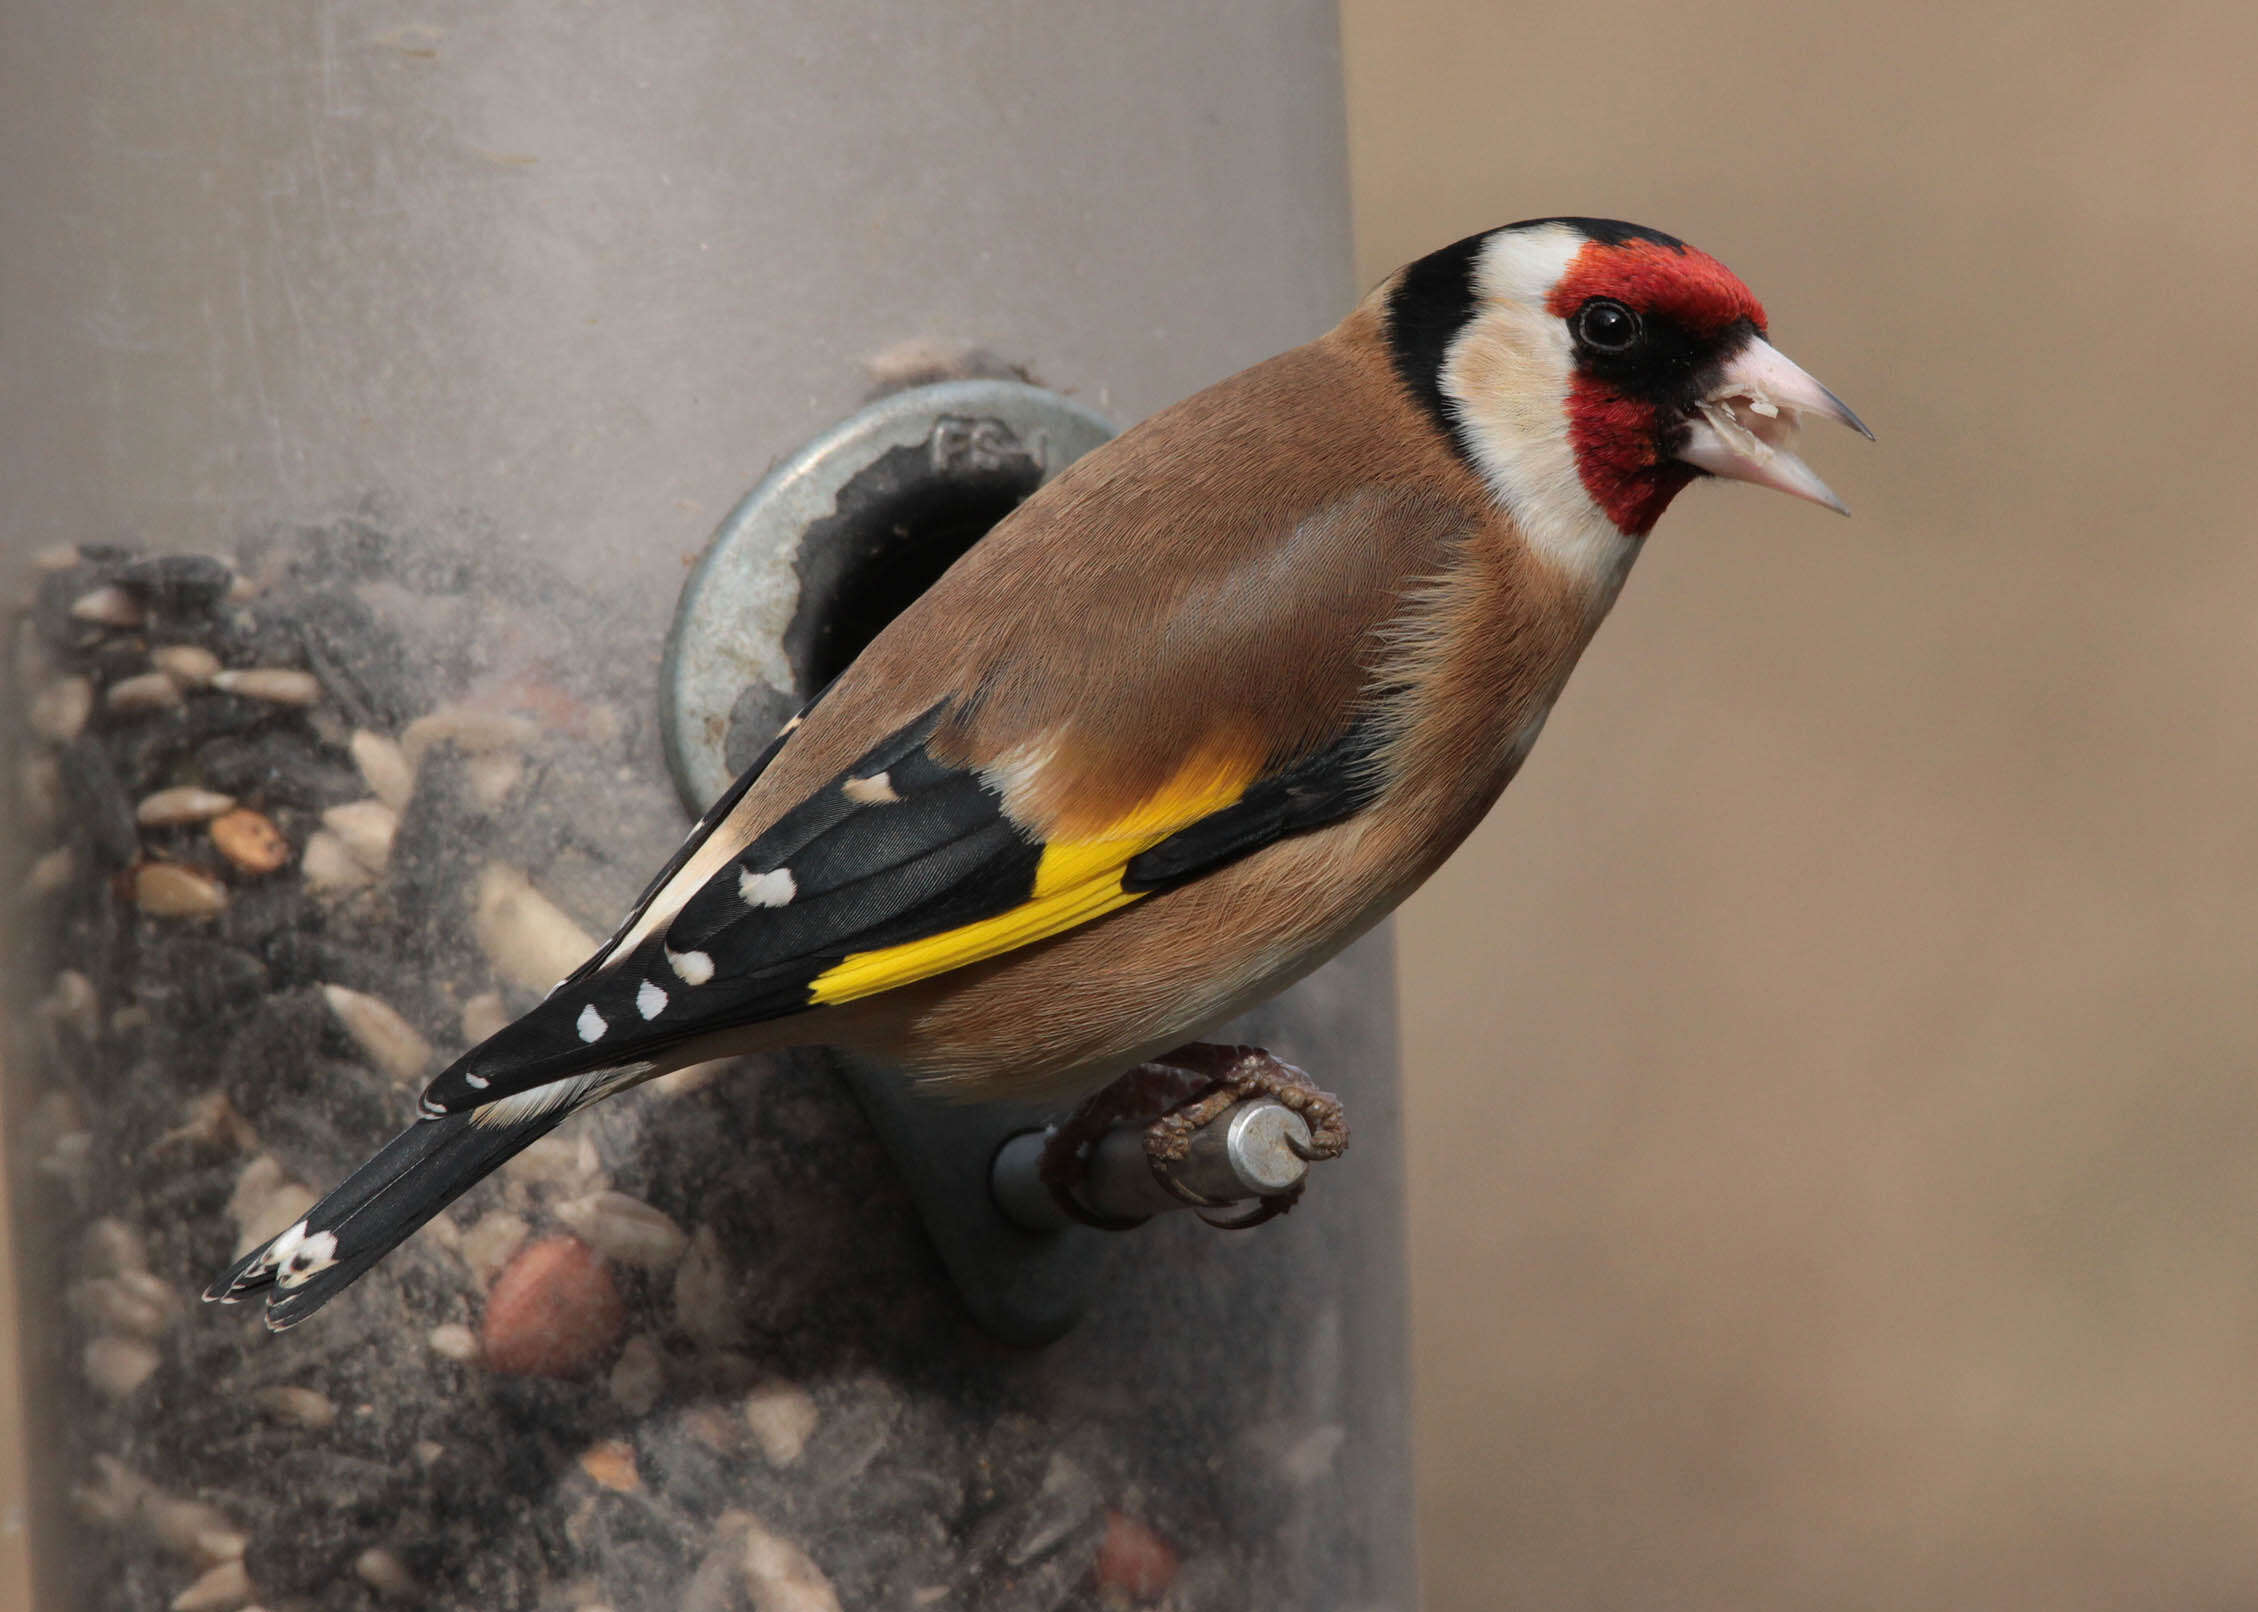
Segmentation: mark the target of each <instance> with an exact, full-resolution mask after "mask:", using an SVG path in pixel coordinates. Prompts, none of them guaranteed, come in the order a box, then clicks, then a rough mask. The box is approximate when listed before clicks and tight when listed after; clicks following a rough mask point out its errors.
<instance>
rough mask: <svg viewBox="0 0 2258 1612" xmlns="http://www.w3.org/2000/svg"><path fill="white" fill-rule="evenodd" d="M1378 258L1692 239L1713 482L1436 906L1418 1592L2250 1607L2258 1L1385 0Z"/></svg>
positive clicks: (1437, 1607)
mask: <svg viewBox="0 0 2258 1612" xmlns="http://www.w3.org/2000/svg"><path fill="white" fill-rule="evenodd" d="M1344 22H1345V28H1344V33H1345V45H1346V58H1347V64H1348V77H1349V94H1350V100H1349V105H1350V118H1351V132H1352V148H1353V161H1354V169H1355V177H1356V186H1357V205H1358V218H1359V231H1360V257H1361V265H1362V268H1363V271H1364V273H1365V276H1366V278H1367V279H1368V280H1369V279H1372V278H1376V277H1377V276H1379V275H1380V274H1381V273H1383V272H1385V271H1386V269H1388V268H1389V267H1391V266H1393V265H1394V264H1396V263H1397V262H1400V261H1402V260H1403V259H1405V258H1408V257H1411V256H1414V255H1417V254H1418V253H1420V252H1423V251H1425V250H1427V249H1429V248H1431V247H1433V246H1436V245H1439V244H1441V243H1443V242H1445V241H1449V240H1451V239H1454V238H1456V237H1457V236H1459V235H1461V234H1464V233H1467V232H1469V231H1472V230H1475V229H1478V228H1482V227H1486V226H1488V225H1492V224H1497V223H1502V222H1505V221H1507V220H1509V219H1513V218H1518V217H1524V216H1529V215H1533V214H1545V213H1560V212H1575V213H1593V214H1601V215H1612V216H1616V217H1622V218H1629V219H1634V220H1637V221H1640V222H1643V223H1648V224H1652V225H1655V226H1658V227H1660V228H1663V229H1667V230H1670V231H1673V232H1675V233H1678V234H1681V235H1684V236H1686V237H1687V238H1689V239H1691V240H1693V241H1694V242H1696V243H1697V244H1700V245H1702V246H1704V247H1706V248H1708V249H1709V250H1711V251H1713V252H1715V253H1716V254H1717V255H1718V256H1720V257H1722V258H1723V259H1724V260H1725V261H1726V262H1728V263H1729V264H1731V265H1733V266H1734V267H1735V268H1736V269H1738V270H1739V271H1740V272H1741V273H1742V274H1743V276H1744V277H1745V278H1747V279H1748V280H1749V282H1750V283H1751V284H1752V285H1753V286H1754V287H1755V289H1756V291H1757V293H1758V295H1759V296H1761V297H1763V298H1764V299H1765V301H1766V302H1767V304H1768V306H1769V308H1770V311H1771V315H1772V323H1773V333H1774V337H1775V340H1776V341H1777V342H1778V344H1779V345H1780V346H1781V347H1782V348H1783V349H1784V350H1785V351H1787V352H1788V353H1789V354H1790V355H1791V356H1793V357H1795V358H1796V359H1798V360H1799V361H1800V362H1802V363H1804V364H1806V365H1807V366H1809V367H1810V368H1811V369H1812V370H1813V372H1814V373H1816V374H1818V375H1819V376H1820V377H1821V378H1822V379H1824V380H1826V381H1827V382H1828V383H1829V384H1830V385H1832V386H1834V387H1835V388H1836V389H1837V390H1838V391H1840V392H1841V393H1842V394H1843V395H1844V396H1845V397H1847V398H1848V399H1850V400H1851V402H1852V403H1853V404H1854V405H1855V406H1856V407H1857V408H1858V409H1859V410H1860V411H1861V412H1863V413H1864V415H1865V416H1866V418H1867V419H1868V420H1869V421H1870V422H1871V423H1872V424H1873V425H1874V427H1875V429H1876V430H1877V431H1878V432H1879V433H1880V437H1881V440H1880V442H1879V444H1878V445H1875V446H1872V447H1869V446H1867V445H1865V444H1863V443H1860V442H1858V441H1856V440H1855V439H1853V438H1851V437H1849V436H1848V435H1847V434H1840V433H1834V432H1831V431H1830V432H1827V433H1826V434H1825V435H1824V436H1820V435H1817V434H1815V435H1814V439H1813V445H1812V451H1811V455H1810V456H1811V458H1812V460H1813V462H1814V463H1815V464H1816V465H1817V466H1818V467H1819V468H1820V470H1821V471H1822V472H1823V473H1824V474H1825V475H1826V476H1827V477H1828V478H1829V479H1830V480H1831V481H1832V482H1833V483H1834V485H1835V487H1836V488H1837V490H1838V491H1840V492H1841V493H1842V494H1843V495H1844V497H1845V498H1846V499H1847V500H1848V501H1849V503H1850V504H1851V506H1852V508H1853V510H1854V511H1855V518H1854V519H1852V520H1850V521H1842V520H1838V519H1836V518H1835V517H1833V516H1830V515H1828V514H1826V513H1824V512H1823V511H1818V510H1814V509H1812V508H1809V507H1808V506H1804V505H1798V504H1792V503H1790V502H1789V501H1787V500H1785V499H1782V498H1779V497H1776V496H1773V495H1768V494H1762V493H1758V492H1756V491H1754V490H1750V489H1741V488H1714V487H1713V488H1698V489H1695V490H1694V491H1692V492H1690V493H1689V494H1688V495H1687V496H1686V497H1685V498H1684V499H1683V500H1681V502H1680V504H1679V506H1678V507H1677V508H1676V509H1674V510H1673V511H1672V512H1671V514H1670V515H1669V516H1668V517H1667V518H1666V519H1665V520H1664V521H1663V523H1662V526H1661V528H1660V530H1659V531H1658V532H1657V534H1656V535H1655V537H1654V538H1653V539H1652V540H1651V543H1650V552H1649V553H1648V554H1647V555H1646V556H1645V557H1644V558H1643V559H1642V560H1641V562H1640V565H1639V568H1638V570H1637V572H1636V573H1635V574H1634V576H1633V578H1632V580H1631V584H1630V587H1629V589H1628V591H1627V593H1626V595H1625V597H1624V599H1623V602H1622V604H1621V605H1620V607H1619V608H1618V609H1617V611H1616V614H1615V617H1614V619H1613V620H1612V621H1611V622H1610V623H1609V624H1608V626H1607V628H1606V629H1605V630H1604V631H1603V632H1602V633H1601V635H1600V638H1599V641H1598V644H1597V646H1596V647H1595V649H1594V651H1593V653H1592V654H1591V656H1590V657H1589V659H1588V660H1587V661H1586V663H1585V665H1584V667H1583V669H1582V671H1581V672H1580V673H1579V675H1578V677H1577V679H1576V681H1575V682H1574V683H1573V684H1571V686H1570V689H1569V693H1568V697H1567V698H1566V700H1565V701H1563V703H1562V705H1561V707H1560V709H1559V711H1558V713H1557V715H1556V716H1555V717H1554V719H1553V722H1552V725H1551V727H1550V728H1549V729H1548V731H1547V733H1546V736H1545V740H1544V742H1543V743H1542V744H1541V745H1540V746H1539V747H1538V749H1537V752H1536V755H1535V757H1534V759H1533V761H1532V762H1531V764H1530V766H1529V767H1528V769H1527V771H1526V772H1525V773H1524V774H1523V776H1522V778H1521V780H1520V782H1519V783H1518V784H1516V786H1515V787H1514V788H1513V789H1512V790H1511V791H1509V792H1508V794H1507V797H1506V799H1505V802H1504V803H1503V805H1502V806H1501V807H1500V809H1499V810H1498V811H1497V812H1496V814H1495V815H1494V816H1493V818H1492V819H1491V821H1490V822H1489V823H1488V824H1487V825H1486V826H1485V827H1484V829H1483V830H1482V831H1481V833H1480V834H1479V836H1478V837H1477V838H1476V839H1475V841H1474V842H1473V843H1472V844H1471V845H1470V846H1469V847H1468V849H1467V850H1466V851H1465V852H1464V853H1463V855H1462V856H1461V858H1460V859H1459V860H1458V861H1457V862H1455V863H1454V864H1453V865H1452V866H1451V867H1450V868H1449V869H1448V870H1447V871H1446V873H1445V874H1444V875H1443V876H1442V877H1441V878H1440V879H1438V880H1437V881H1436V882H1435V883H1434V884H1433V885H1432V886H1430V887H1429V889H1428V890H1426V891H1425V892H1423V893H1422V894H1421V895H1420V896H1419V897H1418V898H1417V899H1416V900H1415V901H1414V903H1413V904H1412V906H1411V907H1410V909H1409V912H1408V916H1407V918H1406V921H1405V923H1404V930H1403V933H1404V944H1403V955H1404V970H1405V998H1406V1022H1407V1030H1406V1037H1407V1046H1406V1049H1405V1050H1406V1069H1407V1075H1408V1080H1409V1093H1410V1115H1411V1125H1412V1148H1413V1159H1412V1176H1413V1180H1414V1182H1415V1188H1414V1201H1413V1217H1412V1223H1413V1234H1414V1247H1415V1266H1414V1289H1415V1295H1416V1299H1415V1307H1416V1335H1417V1361H1418V1370H1419V1399H1418V1403H1419V1413H1420V1428H1419V1435H1420V1440H1421V1449H1422V1457H1421V1471H1420V1476H1421V1481H1422V1484H1423V1488H1422V1491H1421V1511H1422V1519H1423V1526H1424V1552H1425V1555H1424V1560H1425V1572H1426V1592H1427V1600H1428V1604H1429V1606H1430V1607H1431V1608H1432V1609H1434V1612H1459V1609H1462V1608H1464V1609H1488V1608H1539V1607H1541V1608H1547V1609H1561V1608H1587V1607H1588V1608H1603V1607H1604V1608H1648V1607H1661V1606H1667V1607H1673V1608H1704V1607H1715V1608H1721V1609H1722V1608H1734V1609H1740V1612H1749V1609H1762V1608H1790V1607H1795V1608H1808V1607H1821V1606H1823V1607H1861V1606H1871V1607H1888V1608H1892V1609H1902V1608H1916V1607H1920V1608H1927V1607H1936V1608H1946V1607H1950V1608H1969V1607H1984V1608H2022V1607H2030V1608H2042V1607H2043V1608H2052V1609H2062V1608H2082V1607H2094V1608H2099V1607H2111V1608H2150V1607H2153V1608H2159V1609H2161V1608H2186V1607H2191V1606H2210V1607H2229V1606H2247V1605H2250V1604H2253V1603H2254V1602H2258V1238H2254V1235H2253V1234H2254V1232H2258V1171H2254V1169H2253V1167H2252V1166H2253V1160H2254V1158H2258V1078H2254V1077H2253V1076H2254V1063H2258V1058H2254V1052H2258V990H2254V988H2253V987H2254V985H2258V937H2254V933H2253V931H2254V926H2253V924H2252V921H2251V906H2252V898H2253V895H2254V894H2258V826H2254V824H2253V817H2254V806H2258V677H2254V674H2258V633H2254V627H2258V543H2254V542H2253V541H2252V524H2253V523H2252V516H2251V508H2252V502H2253V497H2254V494H2258V471H2254V470H2253V456H2252V451H2251V448H2250V445H2249V444H2250V438H2251V434H2252V425H2253V419H2252V416H2253V406H2252V393H2253V387H2252V371H2253V360H2254V358H2258V302H2254V300H2253V298H2252V295H2251V292H2250V285H2251V282H2252V273H2251V263H2252V252H2253V248H2254V246H2258V207H2254V205H2253V204H2254V202H2258V165H2254V157H2258V110H2254V106H2258V102H2254V99H2253V97H2252V96H2251V94H2250V92H2249V75H2250V62H2251V58H2252V51H2253V47H2254V46H2258V24H2254V23H2253V22H2252V21H2251V17H2250V13H2248V12H2247V11H2241V10H2236V9H2232V8H2226V7H2218V6H2172V5H2151V6H2141V7H2120V6H2102V5H2098V4H2064V5H2056V6H2050V7H2031V6H2017V7H1983V6H1979V7H1975V8H1969V7H1965V6H1947V5H1925V4H1899V5H1887V6H1864V7H1849V6H1725V5H1702V4H1687V3H1684V0H1670V3H1663V0H1621V3H1619V4H1616V5H1612V6H1608V7H1604V8H1602V7H1586V6H1560V5H1549V6H1548V5H1507V4H1500V3H1497V0H1471V3H1469V0H1347V4H1346V7H1345V19H1344Z"/></svg>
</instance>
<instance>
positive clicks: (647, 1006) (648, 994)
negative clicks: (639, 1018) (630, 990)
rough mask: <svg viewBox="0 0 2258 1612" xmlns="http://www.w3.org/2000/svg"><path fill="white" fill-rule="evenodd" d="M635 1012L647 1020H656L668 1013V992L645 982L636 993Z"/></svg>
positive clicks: (647, 981)
mask: <svg viewBox="0 0 2258 1612" xmlns="http://www.w3.org/2000/svg"><path fill="white" fill-rule="evenodd" d="M635 1011H636V1012H638V1013H640V1014H642V1015H643V1017H644V1018H646V1019H655V1018H657V1017H658V1016H659V1015H660V1014H661V1013H664V1012H665V1011H666V992H664V991H662V990H660V989H659V988H658V987H657V986H656V985H653V984H652V983H651V982H650V981H649V980H645V981H644V982H643V983H642V985H641V986H640V987H638V988H637V990H636V992H635Z"/></svg>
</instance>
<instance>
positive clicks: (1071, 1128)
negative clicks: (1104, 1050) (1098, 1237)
mask: <svg viewBox="0 0 2258 1612" xmlns="http://www.w3.org/2000/svg"><path fill="white" fill-rule="evenodd" d="M1251 1097H1268V1098H1271V1099H1272V1100H1274V1101H1276V1102H1277V1103H1279V1104H1280V1105H1282V1106H1283V1107H1285V1108H1288V1109H1290V1110H1292V1111H1293V1112H1294V1113H1296V1114H1299V1115H1300V1116H1301V1117H1302V1119H1303V1121H1304V1122H1305V1123H1306V1124H1307V1125H1308V1126H1309V1141H1308V1143H1307V1144H1306V1145H1303V1144H1293V1146H1294V1151H1295V1152H1296V1153H1298V1154H1300V1155H1301V1156H1302V1157H1303V1158H1305V1159H1310V1160H1316V1159H1331V1158H1338V1157H1339V1156H1340V1155H1341V1153H1342V1152H1343V1151H1344V1150H1345V1149H1346V1148H1347V1147H1348V1143H1349V1128H1348V1121H1347V1118H1346V1117H1345V1115H1344V1113H1343V1111H1342V1108H1341V1101H1340V1099H1339V1098H1338V1097H1335V1096H1334V1095H1333V1094H1332V1093H1331V1092H1327V1091H1321V1090H1319V1089H1318V1087H1317V1085H1316V1083H1315V1082H1314V1081H1312V1080H1311V1079H1310V1078H1309V1076H1308V1075H1307V1074H1305V1073H1304V1072H1303V1071H1301V1070H1300V1069H1297V1068H1295V1067H1294V1066H1293V1065H1292V1064H1290V1063H1287V1062H1286V1061H1285V1060H1283V1059H1281V1058H1279V1057H1277V1056H1276V1055H1275V1054H1273V1053H1270V1052H1268V1051H1265V1050H1264V1049H1263V1048H1261V1047H1248V1046H1227V1045H1219V1044H1216V1043H1212V1042H1204V1041H1195V1042H1192V1043H1190V1044H1188V1045H1186V1046H1182V1047H1178V1048H1177V1049H1176V1050H1175V1051H1173V1052H1168V1053H1164V1054H1162V1055H1161V1056H1160V1057H1158V1058H1156V1059H1154V1060H1153V1061H1152V1062H1150V1063H1143V1064H1139V1065H1137V1067H1136V1068H1134V1069H1132V1070H1130V1071H1129V1072H1128V1073H1127V1074H1125V1075H1123V1076H1122V1077H1121V1078H1120V1079H1118V1080H1116V1081H1114V1082H1113V1083H1112V1084H1111V1085H1109V1086H1106V1087H1105V1088H1103V1089H1102V1090H1100V1091H1098V1092H1096V1093H1094V1094H1093V1095H1092V1096H1091V1097H1090V1098H1089V1099H1088V1100H1087V1101H1085V1102H1084V1103H1083V1104H1082V1106H1081V1107H1079V1108H1077V1109H1076V1110H1075V1111H1074V1112H1073V1114H1071V1115H1070V1116H1068V1118H1067V1119H1066V1121H1065V1122H1064V1123H1063V1124H1061V1125H1060V1126H1059V1127H1058V1128H1057V1129H1056V1130H1055V1131H1054V1132H1052V1134H1051V1138H1050V1140H1049V1142H1048V1143H1047V1144H1046V1145H1045V1147H1044V1149H1043V1156H1042V1165H1041V1170H1042V1178H1043V1184H1044V1185H1045V1186H1046V1187H1048V1188H1049V1189H1050V1193H1051V1197H1052V1199H1053V1201H1055V1202H1056V1203H1057V1204H1058V1206H1059V1208H1060V1209H1061V1210H1062V1211H1063V1212H1064V1213H1065V1214H1066V1215H1067V1216H1069V1217H1070V1218H1071V1219H1074V1220H1077V1221H1080V1222H1081V1223H1082V1224H1084V1225H1088V1226H1097V1227H1100V1228H1102V1229H1104V1230H1108V1231H1119V1230H1125V1229H1127V1228H1128V1227H1131V1226H1136V1225H1141V1224H1143V1217H1141V1216H1140V1217H1138V1218H1137V1219H1118V1218H1115V1217H1112V1216H1105V1215H1099V1214H1095V1213H1093V1212H1092V1211H1091V1210H1090V1209H1089V1208H1088V1206H1086V1205H1085V1204H1084V1203H1083V1202H1082V1201H1081V1198H1080V1196H1079V1195H1078V1193H1077V1192H1076V1188H1077V1187H1078V1186H1079V1185H1080V1184H1081V1181H1082V1179H1083V1176H1084V1173H1085V1171H1086V1170H1087V1168H1088V1164H1089V1158H1090V1153H1091V1150H1092V1149H1093V1148H1095V1147H1096V1145H1097V1143H1098V1141H1099V1140H1100V1139H1101V1138H1102V1137H1104V1136H1105V1135H1106V1133H1107V1132H1109V1131H1111V1130H1113V1129H1115V1128H1116V1127H1118V1126H1121V1125H1125V1124H1132V1123H1135V1122H1136V1121H1138V1120H1147V1121H1149V1124H1147V1126H1146V1129H1145V1157H1146V1158H1147V1159H1148V1160H1149V1161H1150V1162H1151V1164H1152V1171H1153V1177H1154V1179H1155V1180H1157V1181H1158V1182H1160V1184H1161V1185H1162V1186H1163V1187H1164V1188H1166V1189H1167V1190H1168V1192H1169V1193H1171V1194H1172V1195H1173V1196H1175V1197H1178V1198H1181V1199H1182V1200H1183V1201H1184V1202H1186V1203H1188V1204H1191V1205H1192V1206H1193V1207H1195V1208H1197V1209H1201V1210H1208V1209H1217V1208H1221V1207H1222V1205H1221V1204H1220V1203H1217V1202H1215V1201H1213V1200H1211V1199H1208V1198H1205V1197H1202V1196H1201V1195H1199V1194H1198V1193H1196V1192H1194V1191H1193V1190H1192V1189H1191V1188H1189V1187H1187V1186H1186V1185H1184V1183H1182V1182H1181V1181H1179V1180H1177V1179H1176V1178H1175V1176H1174V1174H1173V1173H1172V1172H1171V1170H1170V1168H1169V1166H1171V1165H1173V1164H1176V1163H1179V1162H1181V1161H1182V1160H1183V1159H1184V1158H1185V1157H1186V1156H1187V1155H1188V1154H1189V1152H1190V1150H1191V1140H1192V1136H1193V1134H1194V1133H1195V1132H1197V1131H1198V1130H1199V1129H1200V1128H1201V1127H1202V1126H1205V1125H1208V1124H1211V1123H1213V1122H1214V1121H1215V1120H1216V1119H1217V1118H1218V1117H1219V1116H1221V1115H1222V1114H1223V1113H1224V1112H1226V1111H1227V1110H1228V1109H1230V1108H1231V1107H1232V1106H1234V1105H1235V1104H1238V1103H1242V1102H1245V1101H1246V1100H1247V1099H1249V1098H1251ZM1301 1191H1302V1189H1301V1186H1300V1185H1299V1184H1296V1185H1295V1186H1294V1187H1293V1188H1292V1190H1290V1191H1287V1192H1282V1193H1279V1194H1277V1195H1275V1196H1273V1197H1266V1198H1262V1199H1259V1200H1258V1201H1257V1206H1256V1207H1255V1208H1254V1209H1253V1210H1251V1211H1250V1212H1248V1213H1247V1214H1245V1215H1242V1216H1239V1217H1237V1218H1236V1219H1231V1220H1217V1219H1214V1218H1212V1217H1210V1216H1207V1215H1205V1214H1203V1215H1202V1216H1201V1218H1202V1219H1204V1220H1207V1222H1208V1224H1210V1225H1212V1226H1219V1227H1223V1228H1225V1229H1229V1230H1237V1229H1240V1228H1243V1227H1247V1226H1258V1225H1260V1224H1262V1223H1263V1222H1264V1221H1266V1220H1271V1219H1274V1218H1275V1217H1277V1216H1278V1215H1281V1214H1284V1213H1285V1212H1286V1211H1287V1210H1288V1209H1290V1208H1292V1207H1293V1206H1294V1204H1295V1202H1296V1201H1297V1200H1299V1198H1300V1197H1301Z"/></svg>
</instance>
